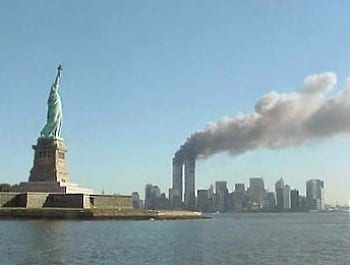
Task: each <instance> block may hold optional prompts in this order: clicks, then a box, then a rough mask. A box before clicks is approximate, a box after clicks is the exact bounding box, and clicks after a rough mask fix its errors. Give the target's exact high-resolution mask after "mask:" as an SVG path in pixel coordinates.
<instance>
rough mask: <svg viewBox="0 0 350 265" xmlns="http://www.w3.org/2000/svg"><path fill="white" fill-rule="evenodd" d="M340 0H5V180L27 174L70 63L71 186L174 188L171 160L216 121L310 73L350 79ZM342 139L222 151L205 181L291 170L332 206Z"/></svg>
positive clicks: (341, 194)
mask: <svg viewBox="0 0 350 265" xmlns="http://www.w3.org/2000/svg"><path fill="white" fill-rule="evenodd" d="M349 13H350V4H349V3H347V2H345V1H336V2H333V3H326V1H323V2H321V1H282V2H281V1H243V2H242V1H190V0H187V1H103V2H100V1H35V2H32V1H3V2H2V4H1V9H0V33H1V42H0V59H1V63H0V145H1V149H0V155H1V159H0V182H10V183H16V182H19V181H25V180H27V178H28V175H29V170H30V168H31V167H32V159H33V151H32V150H31V145H32V144H35V142H36V139H37V137H38V136H39V132H40V130H41V129H42V127H43V125H44V124H45V119H46V111H47V106H46V101H47V97H48V92H49V89H50V85H51V83H52V82H53V79H54V77H55V73H56V65H57V63H59V62H62V63H63V64H64V71H63V74H62V85H61V96H62V99H63V105H64V113H63V115H64V121H63V128H62V136H63V138H64V139H65V141H66V144H67V145H68V148H69V154H68V167H69V172H70V177H71V180H72V181H73V182H76V183H79V184H80V185H81V186H85V187H90V188H93V189H94V190H95V191H96V192H100V191H101V190H102V188H104V190H105V191H106V192H108V193H114V192H115V193H126V194H128V193H131V192H132V191H139V192H140V193H143V190H144V185H145V184H146V183H153V184H158V185H159V186H160V187H161V188H162V190H164V191H166V190H167V189H168V188H169V187H170V185H171V158H172V156H173V153H174V152H175V151H176V150H177V148H178V147H179V145H180V144H182V143H183V142H184V141H185V139H186V138H187V137H188V136H189V135H190V134H191V133H193V132H194V131H196V130H199V129H202V128H203V127H204V126H205V125H206V123H207V122H210V121H216V120H218V119H219V118H221V117H222V116H225V115H228V116H235V115H236V114H238V113H240V112H242V113H249V112H251V111H252V110H253V107H254V104H255V102H256V101H257V100H258V99H259V98H260V97H261V96H263V95H264V94H265V93H267V92H268V91H270V90H275V91H278V92H291V91H294V90H296V89H299V88H300V87H301V86H302V83H303V80H304V78H305V77H306V76H308V75H310V74H315V73H323V72H326V71H334V72H335V73H336V74H337V77H338V84H337V89H341V88H342V86H343V85H344V83H345V80H346V78H347V77H348V76H349V75H350V60H349V58H350V49H349V42H350V32H349V28H350V19H349V18H348V14H349ZM349 157H350V141H349V139H348V137H347V136H342V137H337V138H333V139H326V140H323V141H320V142H317V141H315V142H308V143H306V144H305V145H303V146H299V147H292V148H287V149H284V150H278V151H270V150H257V151H253V152H249V153H246V154H243V155H241V156H238V157H230V156H228V155H227V154H219V155H216V156H214V157H212V158H210V159H208V160H205V161H199V163H198V164H197V179H196V181H197V185H196V186H197V188H206V187H208V186H209V185H210V183H214V182H215V180H227V181H228V187H229V189H231V190H232V188H233V186H234V183H235V182H245V183H246V184H248V180H249V177H253V176H262V177H263V178H264V180H265V184H266V187H267V188H269V189H272V188H273V184H274V183H275V181H276V180H277V179H278V178H280V177H283V178H284V180H285V182H287V183H288V184H290V185H291V186H292V188H298V189H300V191H301V192H302V193H304V192H305V182H306V181H307V180H308V179H311V178H320V179H323V180H324V181H325V186H326V193H325V195H326V200H327V202H330V203H334V202H335V201H337V200H338V201H340V202H347V201H348V200H349V199H350V191H349V187H350V180H349V179H350V178H349V171H350V167H349Z"/></svg>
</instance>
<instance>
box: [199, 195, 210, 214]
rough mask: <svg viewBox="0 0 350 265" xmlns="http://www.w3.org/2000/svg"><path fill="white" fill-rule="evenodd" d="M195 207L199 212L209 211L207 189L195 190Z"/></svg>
mask: <svg viewBox="0 0 350 265" xmlns="http://www.w3.org/2000/svg"><path fill="white" fill-rule="evenodd" d="M197 209H198V210H200V211H201V212H208V211H209V191H208V190H197Z"/></svg>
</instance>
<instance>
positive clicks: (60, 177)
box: [29, 138, 69, 183]
mask: <svg viewBox="0 0 350 265" xmlns="http://www.w3.org/2000/svg"><path fill="white" fill-rule="evenodd" d="M33 149H34V162H33V168H32V169H31V171H30V176H29V181H30V182H31V181H50V182H51V181H53V182H63V183H64V182H69V176H68V170H67V167H66V160H65V158H66V153H67V151H68V150H67V147H66V146H65V144H64V142H63V140H62V139H55V138H52V139H46V138H39V139H38V142H37V144H36V145H33Z"/></svg>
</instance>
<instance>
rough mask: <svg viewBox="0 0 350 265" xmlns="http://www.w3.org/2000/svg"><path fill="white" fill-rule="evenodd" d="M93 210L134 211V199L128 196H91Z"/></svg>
mask: <svg viewBox="0 0 350 265" xmlns="http://www.w3.org/2000/svg"><path fill="white" fill-rule="evenodd" d="M90 206H91V208H122V209H132V208H133V206H132V198H131V196H126V195H90Z"/></svg>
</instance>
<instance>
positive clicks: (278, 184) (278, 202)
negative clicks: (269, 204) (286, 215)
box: [275, 178, 284, 210]
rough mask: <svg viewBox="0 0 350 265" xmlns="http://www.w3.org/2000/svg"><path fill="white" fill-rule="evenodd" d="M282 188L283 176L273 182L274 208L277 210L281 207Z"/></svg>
mask: <svg viewBox="0 0 350 265" xmlns="http://www.w3.org/2000/svg"><path fill="white" fill-rule="evenodd" d="M283 188H284V181H283V178H280V179H279V180H278V181H277V182H276V183H275V192H276V208H277V209H278V210H282V209H283Z"/></svg>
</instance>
